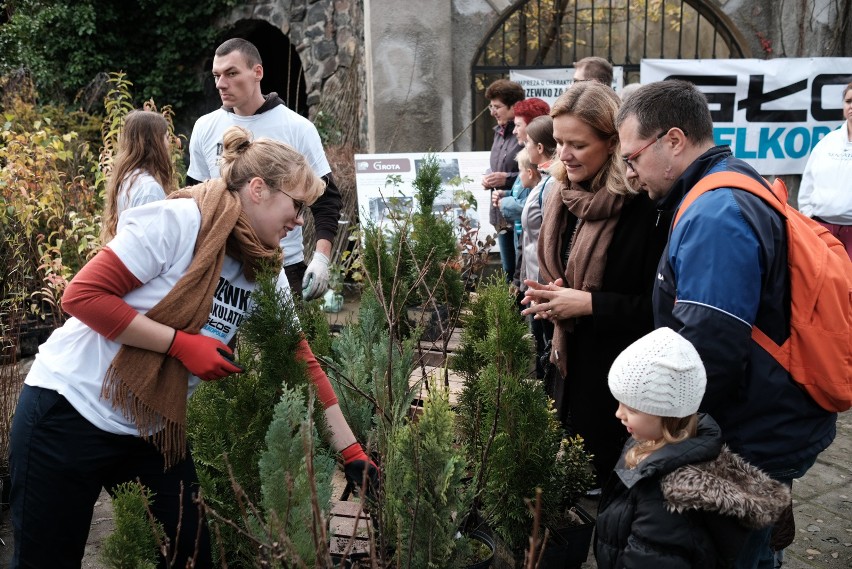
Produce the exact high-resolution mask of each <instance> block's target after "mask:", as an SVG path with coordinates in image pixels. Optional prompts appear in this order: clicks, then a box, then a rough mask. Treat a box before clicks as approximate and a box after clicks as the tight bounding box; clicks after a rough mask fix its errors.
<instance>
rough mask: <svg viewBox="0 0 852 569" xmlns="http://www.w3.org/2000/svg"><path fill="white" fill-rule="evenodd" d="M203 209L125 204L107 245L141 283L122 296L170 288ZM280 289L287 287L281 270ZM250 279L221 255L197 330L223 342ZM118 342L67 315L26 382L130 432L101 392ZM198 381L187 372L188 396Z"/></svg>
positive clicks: (141, 299)
mask: <svg viewBox="0 0 852 569" xmlns="http://www.w3.org/2000/svg"><path fill="white" fill-rule="evenodd" d="M200 223H201V213H200V212H199V210H198V206H197V205H196V203H195V201H194V200H191V199H178V200H166V201H158V202H155V203H151V204H147V205H144V206H140V207H136V208H132V209H129V210H127V211H126V212H125V213H124V215H122V217H121V220H120V221H119V224H118V232H117V234H116V236H115V239H113V240H112V241H111V242H110V243H109V245H108V247H109V248H110V249H111V250H112V251H113V252H114V253H115V254H116V255H117V256H118V258H119V259H121V261H122V262H123V263H124V265H125V266H126V267H127V269H128V270H129V271H130V272H131V273H132V274H133V276H135V277H136V278H137V279H139V281H140V282H142V283H143V284H142V286H141V287H139V288H137V289H135V290H132V291H131V292H129V293H128V294H127V295H125V297H124V300H125V302H127V303H128V304H129V305H130V306H131V307H133V308H134V309H135V310H137V311H139V312H140V313H142V314H145V313H147V312H148V311H149V310H150V309H151V308H153V307H154V306H155V305H156V304H157V303H158V302H160V300H162V299H163V297H165V295H166V294H167V293H168V292H169V291H170V290H171V289H172V288H173V287H174V285H175V284H176V283H177V282H178V280H179V279H180V278H181V277H182V276H183V275H184V273H185V272H186V270H187V268H188V267H189V264H190V263H191V261H192V255H193V250H194V248H195V241H196V238H197V236H198V229H199V227H200ZM278 287H279V289H281V290H283V291H285V294H287V295H289V294H290V286H289V284H288V283H287V278H286V277H285V275H284V271H283V270H282V271H281V274H280V275H279V277H278ZM254 288H255V284H254V283H250V282H249V281H247V280H246V278H245V276H244V275H243V273H242V264H241V263H240V262H238V261H236V260H235V259H233V258H231V257H228V256H225V262H224V264H223V266H222V273H221V275H220V278H219V284H218V285H217V287H216V291H215V293H214V299H213V306H212V308H211V310H210V316H209V319H208V321H207V324H205V325H204V327H203V328H202V329H201V334H203V335H205V336H210V337H214V338H218V339H219V340H221V341H222V342H224V343H225V344H227V343H228V342H230V340H231V339H232V338H233V337H234V335H235V333H236V331H237V328H238V327H239V325H240V323H241V322H242V320H243V318H244V317H245V315H246V313H247V312H249V311H250V309H251V307H252V306H253V305H252V302H251V297H250V295H251V292H252V291H253V290H254ZM120 347H121V344H119V343H118V342H114V341H112V340H108V339H107V338H106V337H105V336H102V335H100V334H98V333H97V332H95V331H94V330H92V329H91V328H89V327H88V326H86V325H85V324H83V323H82V322H80V321H79V320H78V319H76V318H71V319H70V320H68V321H67V322H65V324H64V325H63V326H62V327H61V328H58V329H57V330H55V331H54V332H53V334H51V336H50V338H49V339H48V340H47V342H45V343H44V344H42V346H41V347H40V348H39V353H38V355H37V356H36V359H35V361H34V362H33V366H32V369H31V370H30V373H29V374H28V375H27V379H26V381H25V383H26V384H27V385H31V386H34V387H43V388H45V389H51V390H54V391H57V392H59V393H60V394H62V395H63V396H64V397H65V398H66V399H67V400H68V402H69V403H71V405H72V406H73V407H74V409H76V410H77V411H78V412H79V413H80V414H81V415H82V416H83V417H84V418H85V419H86V420H88V421H89V422H90V423H92V424H93V425H94V426H96V427H97V428H99V429H101V430H104V431H107V432H110V433H116V434H128V435H135V434H136V433H137V429H136V426H135V425H134V424H133V423H132V422H131V421H128V420H127V418H125V417H124V415H122V413H121V412H120V411H116V410H115V409H114V408H113V407H112V405H111V404H110V402H109V401H106V400H104V399H102V398H101V386H102V384H103V378H104V376H105V375H106V371H107V369H108V368H109V365H110V363H111V362H112V360H113V359H114V358H115V356H116V354H117V353H118V350H119V348H120ZM200 381H201V380H200V379H199V378H197V377H196V376H194V375H190V376H189V392H188V395H192V393H193V391H194V390H195V388H196V387H197V386H198V383H199V382H200Z"/></svg>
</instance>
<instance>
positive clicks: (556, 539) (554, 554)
mask: <svg viewBox="0 0 852 569" xmlns="http://www.w3.org/2000/svg"><path fill="white" fill-rule="evenodd" d="M574 511H576V512H577V515H578V516H580V518H581V519H582V520H583V522H582V523H581V524H577V525H571V526H567V527H562V528H549V529H550V538H548V540H547V545H546V547H545V548H544V552H543V553H542V556H541V562H540V564H539V568H540V569H577V568H579V567H580V566H581V565H582V564H583V563H584V562H585V561H586V558H587V557H588V555H589V547H590V546H591V544H592V533H593V532H594V529H595V520H594V518H592V516H591V515H590V514H589V512H587V511H586V510H584V509H583V508H581V507H580V506H574Z"/></svg>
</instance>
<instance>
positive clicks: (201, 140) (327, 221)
mask: <svg viewBox="0 0 852 569" xmlns="http://www.w3.org/2000/svg"><path fill="white" fill-rule="evenodd" d="M213 78H214V80H215V82H216V89H217V90H218V91H219V96H220V98H221V99H222V107H221V108H219V109H217V110H215V111H213V112H212V113H208V114H206V115H204V116H202V117H200V118H199V119H198V120H197V121H196V122H195V126H194V127H193V129H192V135H191V136H190V139H189V168H188V169H187V178H186V183H187V185H191V184H194V183H198V182H201V181H204V180H207V179H209V178H218V177H219V156H220V155H221V154H222V134H223V133H224V132H225V131H226V130H227V129H228V127H230V126H233V125H238V126H242V127H244V128H246V129H248V130H249V131H250V132H251V133H252V134H253V135H254V137H255V138H262V137H266V138H272V139H274V140H279V141H281V142H285V143H287V144H289V145H290V146H292V147H293V148H295V149H296V150H297V151H299V152H300V153H301V154H303V155H304V156H305V158H307V160H308V164H310V165H311V168H312V169H313V170H314V172H315V173H316V174H317V175H318V176H320V177H321V178H323V179H324V180H325V182H326V188H325V192H324V193H323V195H322V196H321V197H320V198H319V199H318V200H317V201H316V202H314V203H313V204H312V205H311V206H310V209H311V213H313V216H314V228H315V234H316V249H315V251H314V254H313V257H312V258H311V262H310V264H309V265H305V261H304V259H305V252H304V247H303V244H302V227H301V226H298V227H296V229H295V230H294V231H291V232H290V233H288V234H287V236H286V237H285V238H284V239H282V240H281V249H282V250H283V251H284V272H285V274H286V275H287V280H288V281H289V283H290V289H291V290H292V291H293V292H294V293H295V294H299V293H301V294H302V296H303V297H304V298H305V299H306V300H311V299H314V298H319V297H320V296H322V295H323V294H324V293H325V291H326V290H327V289H328V278H329V262H330V261H329V260H330V258H331V247H332V243H333V242H334V237H335V235H337V229H338V224H337V222H338V219H340V209H341V207H342V205H343V202H342V200H341V197H340V192H339V191H338V189H337V186H335V184H334V180H333V179H332V177H331V167H330V166H329V165H328V160H327V159H326V156H325V151H324V150H323V147H322V142H321V141H320V137H319V133H318V132H317V129H316V127H315V126H314V125H313V123H311V121H309V120H308V119H306V118H305V117H303V116H301V115H299V114H298V113H295V112H294V111H292V110H290V109H289V108H287V105H286V104H285V103H284V101H283V100H281V98H280V97H279V96H278V95H277V94H276V93H269V94H268V95H264V94H263V93H261V90H260V81H261V79H263V63H262V61H261V59H260V52H258V50H257V47H255V46H254V44H252V43H251V42H249V41H247V40H244V39H242V38H232V39H229V40H227V41H225V42H224V43H222V44H221V45H220V46H219V47H218V48H216V53H215V56H214V57H213Z"/></svg>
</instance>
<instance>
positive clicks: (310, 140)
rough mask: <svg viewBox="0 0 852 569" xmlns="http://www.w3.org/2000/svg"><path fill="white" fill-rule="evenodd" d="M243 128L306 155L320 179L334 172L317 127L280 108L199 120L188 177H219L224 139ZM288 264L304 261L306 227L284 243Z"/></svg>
mask: <svg viewBox="0 0 852 569" xmlns="http://www.w3.org/2000/svg"><path fill="white" fill-rule="evenodd" d="M235 125H236V126H241V127H243V128H245V129H246V130H248V131H249V132H251V133H252V135H253V136H254V138H255V139H257V138H271V139H273V140H279V141H281V142H284V143H286V144H289V145H290V146H292V147H293V148H295V149H296V150H297V151H299V152H300V153H301V154H303V155H304V156H305V158H306V159H307V161H308V164H310V166H311V168H312V169H313V171H314V173H316V175H317V176H325V175H326V174H328V173H329V172H331V167H330V166H329V165H328V159H326V157H325V151H324V150H323V148H322V141H321V140H320V137H319V133H318V132H317V129H316V127H315V126H314V124H313V123H312V122H311V121H309V120H308V119H306V118H305V117H303V116H302V115H300V114H298V113H295V112H293V111H292V110H290V109H288V108H287V107H286V106H285V105H277V106H275V107H273V108H271V109H270V110H268V111H266V112H264V113H261V114H259V115H252V116H248V117H244V116H240V115H237V114H236V113H229V112H228V111H225V110H223V109H218V110H215V111H213V112H212V113H208V114H206V115H204V116H202V117H200V118H199V119H198V120H197V121H195V126H194V127H193V129H192V135H190V139H189V169H188V170H187V172H186V174H187V176H189V177H191V178H194V179H196V180H200V181H204V180H209V179H210V178H218V177H219V157H220V156H221V155H222V136H223V135H224V134H225V131H226V130H227V129H228V128H230V127H232V126H235ZM281 249H283V251H284V264H285V265H292V264H294V263H298V262H299V261H303V260H304V259H305V253H304V251H303V246H302V228H301V226H298V227H296V229H295V230H294V231H291V232H289V233H288V234H287V236H286V237H284V239H282V240H281Z"/></svg>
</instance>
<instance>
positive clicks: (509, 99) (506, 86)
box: [485, 79, 526, 107]
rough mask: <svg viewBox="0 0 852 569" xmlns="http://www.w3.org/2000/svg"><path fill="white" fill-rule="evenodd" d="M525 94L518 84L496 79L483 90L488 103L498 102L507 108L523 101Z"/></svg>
mask: <svg viewBox="0 0 852 569" xmlns="http://www.w3.org/2000/svg"><path fill="white" fill-rule="evenodd" d="M525 96H526V94H525V93H524V88H523V87H521V84H520V83H515V82H514V81H509V80H508V79H498V80H497V81H495V82H494V83H492V84H491V85H489V86H488V88H487V89H486V90H485V98H486V99H488V100H489V101H492V100H494V99H497V100H499V101H500V102H501V103H503V104H504V105H506V106H507V107H512V106H514V105H515V103H517V102H518V101H523V100H524V97H525Z"/></svg>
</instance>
